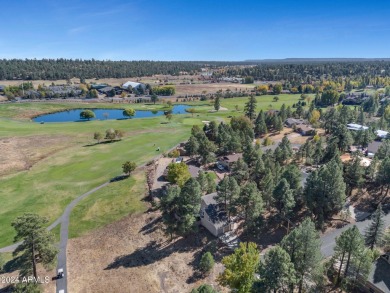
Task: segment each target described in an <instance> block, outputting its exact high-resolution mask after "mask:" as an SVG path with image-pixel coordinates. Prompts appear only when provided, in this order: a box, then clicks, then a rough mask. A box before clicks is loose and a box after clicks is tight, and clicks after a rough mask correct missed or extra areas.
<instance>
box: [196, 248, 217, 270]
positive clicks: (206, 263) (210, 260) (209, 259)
mask: <svg viewBox="0 0 390 293" xmlns="http://www.w3.org/2000/svg"><path fill="white" fill-rule="evenodd" d="M213 267H214V257H213V255H212V254H211V253H210V252H206V253H204V254H203V255H202V257H201V259H200V262H199V269H200V271H201V272H202V273H203V274H208V273H209V272H210V271H211V270H212V269H213Z"/></svg>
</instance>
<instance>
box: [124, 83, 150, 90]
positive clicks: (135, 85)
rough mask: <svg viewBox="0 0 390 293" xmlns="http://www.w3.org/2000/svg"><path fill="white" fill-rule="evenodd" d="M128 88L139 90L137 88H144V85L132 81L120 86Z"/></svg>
mask: <svg viewBox="0 0 390 293" xmlns="http://www.w3.org/2000/svg"><path fill="white" fill-rule="evenodd" d="M129 86H131V87H132V88H133V89H134V88H139V87H143V88H145V85H144V84H143V83H140V82H134V81H128V82H126V83H124V84H123V85H122V87H123V88H125V89H127V88H128V87H129Z"/></svg>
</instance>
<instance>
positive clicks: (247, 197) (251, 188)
mask: <svg viewBox="0 0 390 293" xmlns="http://www.w3.org/2000/svg"><path fill="white" fill-rule="evenodd" d="M237 205H238V208H239V210H240V211H241V213H242V214H243V216H244V227H245V230H246V232H247V233H248V232H249V229H250V228H252V227H253V226H254V224H255V222H256V220H257V219H258V218H259V217H260V215H261V213H262V211H263V199H262V197H261V193H260V192H259V190H258V189H257V186H256V184H255V183H254V182H249V183H247V184H246V185H245V186H244V187H243V188H242V189H241V192H240V196H239V198H238V200H237Z"/></svg>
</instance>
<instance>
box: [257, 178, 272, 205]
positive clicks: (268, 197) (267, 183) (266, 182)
mask: <svg viewBox="0 0 390 293" xmlns="http://www.w3.org/2000/svg"><path fill="white" fill-rule="evenodd" d="M260 186H261V188H260V190H261V191H262V193H263V197H264V201H265V204H266V207H267V209H270V208H271V204H273V196H272V194H273V190H274V188H275V182H274V176H273V174H272V173H271V172H267V173H266V174H265V176H264V177H263V179H262V180H261V182H260Z"/></svg>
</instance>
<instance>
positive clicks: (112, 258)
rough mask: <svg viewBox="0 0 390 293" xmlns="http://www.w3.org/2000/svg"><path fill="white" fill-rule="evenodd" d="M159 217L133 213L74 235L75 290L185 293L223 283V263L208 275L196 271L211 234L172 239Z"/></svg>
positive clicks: (71, 246) (70, 251)
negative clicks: (220, 278) (219, 279)
mask: <svg viewBox="0 0 390 293" xmlns="http://www.w3.org/2000/svg"><path fill="white" fill-rule="evenodd" d="M159 218H160V215H159V213H157V212H151V213H145V214H141V215H133V216H129V217H127V218H124V219H122V220H120V221H118V222H115V223H112V224H110V225H108V226H106V227H105V228H102V229H99V230H96V231H94V232H93V233H91V234H89V235H86V236H83V237H80V238H77V239H72V240H70V242H69V243H68V276H69V283H68V289H69V292H75V293H77V292H131V293H138V292H140V293H144V292H150V293H152V292H156V293H157V292H172V293H173V292H178V293H179V292H180V293H182V292H189V291H191V289H192V288H193V287H196V286H199V285H200V284H202V283H205V282H206V283H208V284H212V285H214V287H215V288H218V285H217V284H216V283H215V278H216V276H217V275H218V274H219V272H220V271H221V270H222V267H221V265H220V264H216V265H215V267H214V270H213V272H212V273H211V274H210V276H208V277H206V279H199V277H198V276H197V274H196V272H195V271H194V264H197V263H198V260H199V257H200V255H201V253H202V248H203V247H204V245H202V243H207V241H206V239H207V238H208V237H210V234H209V233H207V232H205V231H201V233H200V234H198V235H199V236H198V238H194V237H188V238H187V239H182V238H180V239H178V240H175V241H173V242H169V241H167V238H166V237H165V236H164V235H163V233H162V230H161V229H160V221H159ZM216 259H217V260H218V259H220V258H218V257H216ZM218 289H221V288H218Z"/></svg>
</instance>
